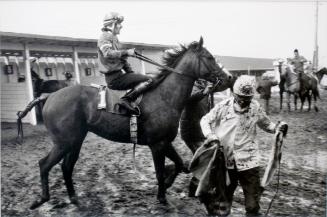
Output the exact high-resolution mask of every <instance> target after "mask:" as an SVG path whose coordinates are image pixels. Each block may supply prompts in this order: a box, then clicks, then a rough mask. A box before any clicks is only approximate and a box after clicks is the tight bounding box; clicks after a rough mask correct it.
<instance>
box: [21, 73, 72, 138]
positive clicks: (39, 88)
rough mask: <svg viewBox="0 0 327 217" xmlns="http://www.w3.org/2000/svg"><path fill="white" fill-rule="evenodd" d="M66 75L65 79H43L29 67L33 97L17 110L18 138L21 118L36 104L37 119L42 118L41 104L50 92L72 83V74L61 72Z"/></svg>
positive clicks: (22, 134)
mask: <svg viewBox="0 0 327 217" xmlns="http://www.w3.org/2000/svg"><path fill="white" fill-rule="evenodd" d="M63 74H64V75H65V77H66V80H47V81H45V80H43V79H41V78H40V76H39V75H38V74H37V73H36V72H35V71H34V70H33V68H32V69H31V75H32V82H33V89H34V97H35V99H34V100H32V101H31V102H29V103H28V104H27V106H26V107H25V109H24V110H23V111H18V112H17V116H18V117H17V129H18V133H17V134H18V138H19V137H20V139H21V141H22V139H23V136H24V133H23V125H22V119H23V118H24V117H25V116H26V115H27V114H28V112H29V111H31V110H32V109H33V107H34V106H36V105H38V107H37V108H38V109H37V114H39V115H38V119H40V120H42V115H41V111H42V105H43V103H44V102H45V101H46V100H47V98H48V96H49V94H50V93H53V92H56V91H58V90H60V89H62V88H64V87H68V86H70V85H73V83H72V82H71V78H72V77H73V75H72V74H71V73H70V72H64V73H63Z"/></svg>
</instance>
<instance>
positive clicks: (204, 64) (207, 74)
mask: <svg viewBox="0 0 327 217" xmlns="http://www.w3.org/2000/svg"><path fill="white" fill-rule="evenodd" d="M169 55H170V56H175V57H177V56H179V57H180V58H177V59H178V61H177V62H175V63H176V64H175V65H172V64H169V63H168V64H167V65H170V66H171V67H174V68H176V69H178V70H179V71H182V72H183V74H185V75H186V76H189V77H192V78H194V79H199V78H202V79H205V80H207V81H210V82H213V83H217V82H227V81H229V80H231V79H232V77H233V76H232V75H231V74H230V73H229V72H228V70H227V69H225V68H224V67H223V66H222V65H221V64H218V63H217V62H216V60H215V58H214V57H213V55H212V54H211V53H210V52H209V51H208V50H207V49H206V48H204V47H203V38H202V37H201V38H200V40H199V42H193V43H191V44H190V45H189V46H188V47H184V46H182V49H181V50H175V53H174V54H169ZM175 60H176V58H175ZM166 63H167V59H166Z"/></svg>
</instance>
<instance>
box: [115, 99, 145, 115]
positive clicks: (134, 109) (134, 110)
mask: <svg viewBox="0 0 327 217" xmlns="http://www.w3.org/2000/svg"><path fill="white" fill-rule="evenodd" d="M117 105H119V106H121V107H123V108H125V109H126V110H127V111H128V112H129V113H130V114H132V115H136V116H139V115H140V114H141V111H140V109H139V108H138V107H133V106H132V105H131V104H130V103H128V102H126V101H125V100H122V101H121V102H119V103H117Z"/></svg>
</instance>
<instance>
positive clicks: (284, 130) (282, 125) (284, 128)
mask: <svg viewBox="0 0 327 217" xmlns="http://www.w3.org/2000/svg"><path fill="white" fill-rule="evenodd" d="M278 130H279V131H280V132H282V133H283V135H284V136H286V134H287V130H288V125H287V123H285V122H281V123H280V124H279V126H278Z"/></svg>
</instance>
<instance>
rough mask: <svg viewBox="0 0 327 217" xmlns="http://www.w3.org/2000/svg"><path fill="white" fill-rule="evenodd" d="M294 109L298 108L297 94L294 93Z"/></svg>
mask: <svg viewBox="0 0 327 217" xmlns="http://www.w3.org/2000/svg"><path fill="white" fill-rule="evenodd" d="M294 110H297V94H294Z"/></svg>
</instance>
